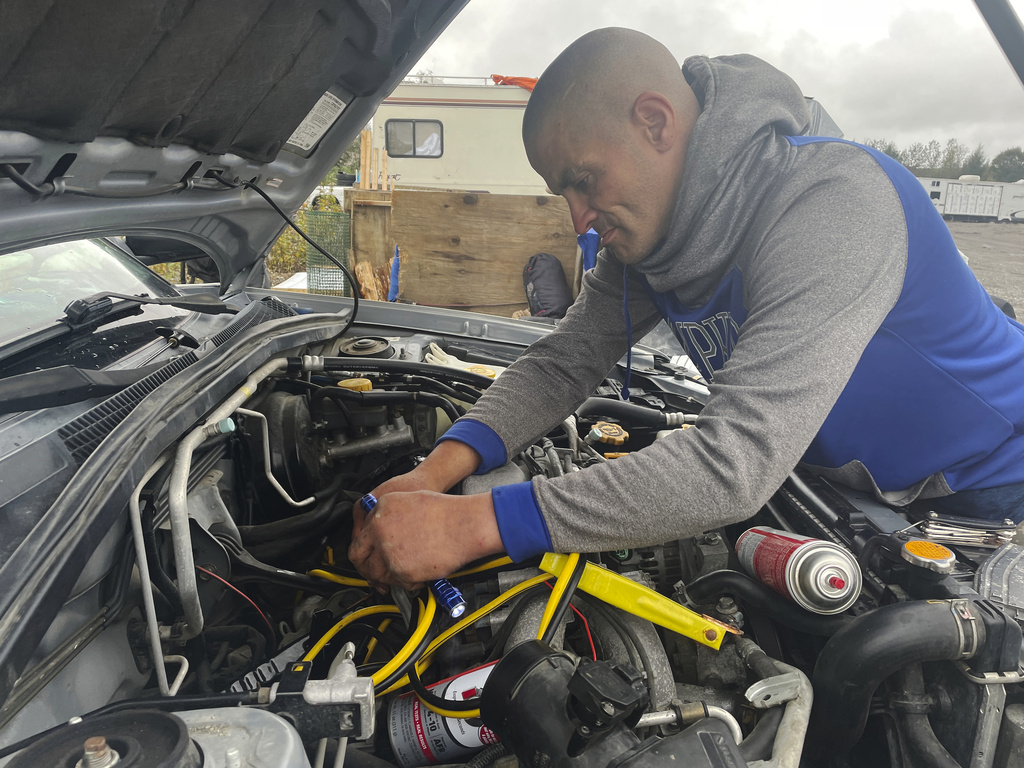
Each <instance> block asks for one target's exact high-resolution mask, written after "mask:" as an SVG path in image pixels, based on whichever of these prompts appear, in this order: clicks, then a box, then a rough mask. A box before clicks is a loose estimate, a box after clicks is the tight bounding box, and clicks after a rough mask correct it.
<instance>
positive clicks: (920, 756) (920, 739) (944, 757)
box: [893, 664, 960, 768]
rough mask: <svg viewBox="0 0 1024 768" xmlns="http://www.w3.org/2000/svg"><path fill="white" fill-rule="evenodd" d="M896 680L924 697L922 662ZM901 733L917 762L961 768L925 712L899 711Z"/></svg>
mask: <svg viewBox="0 0 1024 768" xmlns="http://www.w3.org/2000/svg"><path fill="white" fill-rule="evenodd" d="M893 680H894V681H895V682H896V689H897V690H898V691H900V692H901V693H905V694H907V695H910V696H921V697H924V696H925V693H926V692H925V687H924V676H923V674H922V673H921V665H920V664H912V665H911V666H909V667H907V668H905V669H901V670H900V671H899V672H897V673H896V674H895V675H893ZM896 721H897V723H899V730H900V734H901V735H902V736H903V738H904V739H905V740H906V742H907V747H909V751H910V754H912V755H913V756H914V762H915V763H919V764H920V765H927V766H930V768H959V765H960V763H958V762H957V761H956V760H954V759H953V756H952V755H951V754H949V752H948V751H947V750H946V748H945V747H944V746H942V744H941V743H940V742H939V739H938V737H936V735H935V731H934V729H932V724H931V722H930V721H929V720H928V714H927V713H926V712H897V713H896Z"/></svg>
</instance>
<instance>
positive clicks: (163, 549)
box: [0, 334, 1024, 768]
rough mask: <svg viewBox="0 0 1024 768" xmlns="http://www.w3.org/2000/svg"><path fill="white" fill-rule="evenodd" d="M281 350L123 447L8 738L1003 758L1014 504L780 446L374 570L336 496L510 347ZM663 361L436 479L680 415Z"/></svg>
mask: <svg viewBox="0 0 1024 768" xmlns="http://www.w3.org/2000/svg"><path fill="white" fill-rule="evenodd" d="M291 352H292V353H291V354H286V355H281V356H276V357H271V358H270V359H268V360H266V362H265V363H263V364H262V365H261V366H259V367H258V368H257V369H255V370H252V371H251V372H250V373H249V375H248V377H247V378H246V380H245V381H244V382H243V383H241V384H240V385H239V386H237V387H236V388H235V389H234V391H233V392H232V394H231V395H229V396H228V397H227V398H226V399H223V400H221V401H219V402H217V403H215V404H214V405H213V407H212V408H211V409H210V410H209V411H208V412H207V414H206V417H205V418H204V419H203V420H202V421H201V422H200V423H198V424H197V425H195V426H193V427H192V428H191V429H190V430H189V431H187V432H186V433H185V434H184V435H182V437H181V438H180V439H179V440H178V441H177V442H176V443H175V444H174V445H171V446H169V447H168V448H167V449H166V450H165V451H164V452H163V453H162V454H161V455H160V457H159V458H158V459H157V461H156V462H154V463H153V464H152V465H151V466H150V467H149V469H148V470H147V471H146V472H145V474H144V476H143V479H142V481H141V482H139V483H138V485H137V486H136V487H135V488H134V491H133V492H132V495H131V497H130V498H129V499H127V500H126V503H125V526H124V528H123V529H118V530H116V531H112V534H111V537H110V542H111V543H110V545H109V546H108V547H107V549H106V550H104V551H103V552H98V553H97V556H96V557H95V558H94V560H95V561H96V563H99V564H100V565H96V568H98V569H99V570H98V574H99V575H98V576H96V577H90V578H89V579H86V578H85V577H84V575H83V581H85V582H88V583H89V586H88V587H86V588H83V589H82V590H80V591H78V592H77V593H76V594H75V595H74V596H73V597H72V598H71V599H69V600H68V602H67V603H66V604H65V606H64V608H63V609H62V611H61V613H60V615H59V617H58V620H57V621H55V622H54V625H53V626H52V627H51V629H50V630H49V631H48V633H47V635H46V638H45V639H44V642H43V643H42V644H41V645H40V648H39V650H38V653H37V655H36V657H35V658H34V659H33V663H32V664H31V665H30V667H29V668H28V669H26V671H25V672H24V673H23V674H22V676H21V678H19V680H18V682H17V683H16V684H15V687H14V691H13V693H12V694H11V696H9V697H8V699H7V702H6V703H5V704H4V706H3V708H2V709H0V758H8V757H10V756H11V755H13V757H10V761H9V762H8V763H7V765H11V766H30V765H62V766H63V765H68V766H72V765H76V762H77V761H79V760H82V761H84V762H82V763H81V764H82V765H86V766H90V767H94V766H107V765H114V764H115V763H123V764H129V765H140V766H141V765H145V766H148V765H167V766H245V765H253V766H257V765H259V766H263V765H266V766H309V765H312V766H323V765H335V766H343V765H348V766H386V765H397V766H401V767H402V768H415V766H420V765H430V764H458V765H462V764H465V765H469V766H473V767H474V768H482V767H483V766H487V765H515V764H517V763H516V761H518V764H520V765H524V766H538V767H540V766H602V767H604V766H609V767H610V766H616V767H617V768H618V767H621V768H630V767H633V766H661V765H673V766H677V767H678V768H689V767H690V766H693V767H694V768H696V767H698V766H712V765H715V766H717V765H743V764H749V765H776V764H777V765H786V766H797V765H799V764H805V765H892V766H916V765H921V766H924V765H957V764H959V765H972V766H997V768H1002V767H1003V766H1011V765H1017V764H1019V760H1021V759H1024V692H1022V691H1021V686H1020V682H1021V681H1022V679H1024V676H1022V669H1021V663H1020V661H1021V660H1020V651H1021V626H1020V620H1021V618H1022V617H1024V548H1022V547H1020V546H1018V544H1017V543H1015V542H1014V541H1013V540H1012V537H1013V535H1014V533H1015V528H1014V526H1013V525H1012V524H1010V523H1006V524H1002V523H998V522H996V523H993V522H988V521H985V522H984V523H979V522H978V521H968V520H962V519H956V518H947V517H943V516H942V515H938V514H936V513H935V512H934V511H931V510H928V509H926V508H925V506H924V505H918V506H917V507H914V508H892V507H888V506H886V505H883V504H881V503H879V502H877V501H875V500H874V499H873V498H871V497H869V496H868V495H867V494H864V493H861V492H858V491H853V490H851V489H848V488H843V487H841V486H837V485H834V484H831V483H829V482H828V481H827V480H825V479H823V478H820V477H816V476H814V475H811V474H809V473H806V472H803V471H801V470H799V469H798V470H797V471H796V472H794V473H793V474H792V475H791V476H790V478H789V479H788V480H787V481H786V483H785V484H784V485H783V487H782V488H780V489H779V490H778V492H777V493H776V494H775V495H774V496H773V497H772V500H771V501H770V502H769V503H768V504H767V505H766V506H765V508H764V509H762V511H761V512H760V513H759V514H758V515H757V516H756V517H755V518H753V519H751V520H749V521H746V522H745V523H743V524H741V525H738V526H731V527H728V528H722V529H717V530H712V531H707V532H704V533H702V534H700V535H698V536H695V537H692V538H688V539H683V540H675V541H666V542H662V543H660V544H658V545H656V546H649V547H641V548H637V549H627V550H619V551H613V552H601V553H587V554H583V555H581V554H580V553H567V554H565V555H555V554H549V555H546V556H545V557H544V558H543V559H541V560H539V561H538V560H536V559H535V560H532V561H527V562H523V563H513V562H512V561H511V560H510V559H509V558H493V559H490V560H487V561H485V562H479V563H475V564H472V565H471V566H470V567H467V568H465V569H464V570H462V571H460V572H457V573H455V574H452V575H451V576H450V577H449V579H448V582H449V586H451V587H452V588H453V589H455V590H457V592H458V593H459V597H458V598H457V599H456V600H455V601H454V602H452V601H451V599H450V597H451V596H450V595H439V596H435V592H436V591H437V590H426V589H425V590H422V591H421V592H419V593H416V594H410V593H407V592H405V591H403V590H398V589H393V590H392V591H391V592H390V594H387V595H382V594H379V593H378V592H377V591H375V590H373V589H371V588H370V586H369V585H368V584H367V583H366V582H365V581H364V580H363V579H362V578H361V577H360V575H359V574H358V573H357V572H356V571H355V569H354V568H353V567H352V566H351V564H350V563H349V562H348V560H347V554H346V553H347V551H348V545H349V541H350V538H351V532H352V519H353V518H352V513H353V508H354V506H355V505H358V504H364V506H365V505H366V504H368V502H367V501H366V494H368V493H370V492H371V491H372V490H373V489H374V488H376V487H377V486H379V485H380V484H381V483H382V482H384V481H385V480H387V479H389V478H391V477H394V476H397V475H400V474H402V473H404V472H407V471H409V470H410V469H412V468H413V467H415V466H416V465H417V464H418V463H419V462H420V461H422V460H423V458H424V457H425V456H426V455H427V453H428V452H429V451H430V450H431V448H432V446H433V445H434V444H435V442H436V441H437V439H438V438H439V437H440V436H441V435H442V434H443V433H444V432H445V431H446V430H447V428H448V427H449V426H450V425H451V424H452V423H453V422H454V421H455V420H456V419H458V418H459V417H460V416H462V415H464V414H465V413H466V412H467V411H469V410H470V409H471V408H472V406H473V403H474V402H476V400H477V399H479V397H480V396H481V394H482V392H483V391H484V390H485V389H486V388H487V386H488V385H489V383H490V382H491V381H492V380H493V379H494V377H496V376H498V375H500V374H501V371H502V370H503V368H504V366H506V365H508V364H509V363H510V362H511V361H512V359H514V356H515V355H514V354H512V353H509V354H506V355H502V354H501V353H499V352H497V351H496V350H494V349H490V350H486V349H478V348H473V347H472V346H468V347H467V346H466V345H465V344H461V343H456V342H452V341H451V340H450V339H445V338H444V337H441V336H428V335H418V334H413V335H404V336H370V335H352V336H347V337H345V338H342V339H340V340H334V341H331V342H329V343H326V344H324V345H322V346H320V347H318V348H316V349H307V348H303V349H298V350H292V351H291ZM678 376H679V378H684V374H682V373H679V374H678ZM644 381H646V379H643V378H642V377H641V382H644ZM687 386H688V389H687V390H686V391H688V392H689V393H690V394H678V393H676V392H667V391H661V390H658V389H657V388H655V387H649V388H646V389H645V388H643V387H642V386H641V387H637V391H635V392H634V393H633V397H632V398H631V400H630V402H623V401H621V400H620V399H618V397H617V395H618V389H619V385H618V383H617V382H616V381H614V380H612V379H609V380H608V381H607V382H606V385H605V386H603V387H601V388H599V389H598V391H597V392H595V393H594V394H593V395H592V396H591V397H589V398H587V399H586V400H585V401H584V402H583V403H582V405H581V406H580V407H579V408H578V409H577V410H576V412H575V414H573V415H572V416H571V417H570V418H569V419H567V420H566V421H565V422H563V423H562V424H561V425H559V426H558V427H557V428H555V429H554V430H552V431H551V433H549V434H548V435H547V436H546V437H544V438H542V439H541V440H539V441H538V442H537V443H536V444H534V445H532V446H530V447H529V448H528V449H527V450H525V451H523V452H522V453H520V454H519V455H518V456H515V457H513V460H512V461H511V462H510V463H509V464H507V465H506V466H505V467H502V468H500V469H498V470H494V471H492V472H489V473H487V474H484V475H479V476H472V477H470V478H467V479H466V480H465V481H464V482H463V483H462V484H461V485H460V487H458V488H457V489H454V491H453V492H457V493H463V494H472V493H483V492H487V491H489V490H490V489H491V488H493V487H495V486H499V485H505V484H510V483H515V482H522V481H525V480H529V479H531V478H534V477H538V476H547V477H557V476H560V475H563V474H566V473H572V472H578V471H585V470H586V468H587V467H588V466H591V465H592V464H596V463H600V462H605V461H614V460H616V458H617V457H619V456H621V455H623V454H624V453H626V452H631V451H636V450H640V449H642V448H643V447H645V446H646V445H649V444H651V443H652V442H653V441H655V440H658V439H662V438H663V437H664V436H665V435H666V434H668V433H669V432H671V431H672V430H677V429H690V428H697V427H696V422H697V419H698V416H699V413H700V409H701V402H702V399H701V394H700V393H701V391H702V387H701V385H700V384H699V383H694V382H688V384H687ZM680 482H685V478H680ZM109 583H116V584H120V585H122V587H121V588H122V590H123V594H122V595H120V598H121V609H120V610H119V611H116V612H113V613H112V614H111V616H110V617H109V619H108V620H107V621H105V622H104V623H103V624H102V626H100V625H97V626H92V627H90V625H89V624H88V622H86V623H84V624H83V623H82V621H81V619H82V617H83V616H86V615H87V614H88V611H87V610H86V609H85V608H84V607H79V605H80V604H82V603H88V602H89V601H90V600H92V601H94V602H95V601H101V597H99V596H98V595H99V590H100V589H101V587H102V588H103V589H108V590H109ZM439 597H444V598H445V599H446V600H447V602H441V601H439ZM114 614H116V615H114ZM69 681H74V683H75V684H74V685H72V683H71V682H69ZM83 681H86V682H87V683H88V685H86V687H85V689H84V690H85V691H87V693H83V689H80V688H79V686H81V685H82V683H83ZM90 686H91V687H90ZM71 690H73V691H74V693H73V694H72V695H69V694H68V691H71ZM101 705H102V706H101ZM86 712H89V713H90V714H87V715H86V714H84V713H86ZM68 721H70V722H68ZM0 763H2V760H0Z"/></svg>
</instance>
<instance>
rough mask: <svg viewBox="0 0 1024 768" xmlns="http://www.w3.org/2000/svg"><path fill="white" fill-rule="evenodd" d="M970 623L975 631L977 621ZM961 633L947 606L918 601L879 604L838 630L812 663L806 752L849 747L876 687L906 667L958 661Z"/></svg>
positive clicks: (859, 730) (858, 732)
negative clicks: (812, 698)
mask: <svg viewBox="0 0 1024 768" xmlns="http://www.w3.org/2000/svg"><path fill="white" fill-rule="evenodd" d="M973 623H974V625H975V626H976V627H979V628H980V626H981V622H973ZM963 632H964V629H963V626H962V625H961V623H960V620H959V619H958V618H957V617H956V616H954V614H953V611H952V610H951V608H950V603H948V602H946V601H927V602H926V601H924V600H914V601H911V602H907V603H897V604H895V605H886V606H882V607H881V608H878V609H876V610H874V611H872V612H871V613H867V614H864V615H863V616H859V617H857V618H856V619H854V620H853V621H852V622H851V623H850V625H849V626H847V627H844V628H843V629H841V630H840V631H838V632H837V633H836V634H835V635H833V637H832V639H831V640H829V641H828V642H827V643H826V644H825V647H824V648H823V649H822V651H821V654H820V655H819V656H818V661H817V663H816V664H815V665H814V677H813V680H812V682H813V685H814V708H813V710H812V712H811V722H810V725H809V727H808V729H807V733H808V734H809V738H810V739H811V748H812V750H814V751H816V752H817V753H818V754H825V753H826V752H827V753H828V754H835V753H837V752H845V751H846V750H848V749H850V747H852V746H853V745H854V744H856V743H857V740H858V739H860V737H861V734H863V732H864V725H865V723H866V722H867V719H868V710H869V709H870V706H871V697H872V696H873V695H874V693H875V689H877V688H878V686H879V684H880V683H881V682H882V681H883V680H884V679H885V678H887V677H888V676H889V675H891V674H892V673H894V672H896V671H897V670H900V669H902V668H903V667H906V666H907V665H908V664H914V663H918V662H925V661H955V660H957V659H959V658H961V654H962V646H963V642H964V641H963V640H962V639H961V634H962V633H963ZM983 645H984V643H983V642H980V641H979V642H978V644H977V646H978V647H979V648H980V647H982V646H983Z"/></svg>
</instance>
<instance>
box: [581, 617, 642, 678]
mask: <svg viewBox="0 0 1024 768" xmlns="http://www.w3.org/2000/svg"><path fill="white" fill-rule="evenodd" d="M581 599H582V601H583V602H584V603H585V604H586V605H587V606H588V607H589V608H590V610H592V611H594V613H595V614H597V615H598V616H600V617H601V618H602V619H604V621H605V622H606V623H607V624H608V626H610V627H611V628H612V631H613V632H615V634H617V635H618V636H619V640H620V641H621V642H622V644H623V645H624V646H625V648H626V653H628V654H629V656H630V658H631V659H634V660H635V661H634V665H635V666H640V667H642V668H643V671H644V675H645V676H646V682H647V687H648V688H649V689H652V690H653V688H654V683H655V679H656V677H657V676H656V675H655V674H654V665H652V664H651V657H650V656H649V655H648V653H647V649H646V648H645V647H644V644H643V643H642V642H640V638H639V637H637V634H636V632H635V631H633V628H632V627H631V626H629V624H628V623H626V622H625V621H622V619H620V618H619V617H618V616H616V615H615V612H614V610H613V609H611V608H607V607H605V606H604V605H603V604H601V603H600V602H599V601H598V600H594V599H591V598H589V597H582V598H581Z"/></svg>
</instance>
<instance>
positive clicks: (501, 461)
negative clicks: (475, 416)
mask: <svg viewBox="0 0 1024 768" xmlns="http://www.w3.org/2000/svg"><path fill="white" fill-rule="evenodd" d="M444 440H458V441H459V442H460V443H465V444H466V445H468V446H469V447H470V448H472V449H473V450H474V451H476V452H477V453H479V454H480V467H479V468H478V469H477V471H476V472H474V473H473V474H475V475H482V474H484V473H485V472H490V471H491V470H492V469H497V468H498V467H503V466H505V464H507V463H508V453H506V452H505V441H504V440H502V439H501V438H500V437H498V433H497V432H495V431H494V430H493V429H491V428H490V427H488V426H487V425H486V424H482V423H481V422H479V421H473V420H472V419H459V420H458V421H456V422H455V423H454V424H452V426H451V428H450V429H449V430H448V431H447V432H445V433H444V434H443V435H441V437H440V438H439V439H438V441H437V443H435V445H437V444H439V443H441V442H443V441H444Z"/></svg>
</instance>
